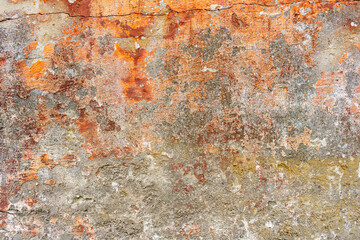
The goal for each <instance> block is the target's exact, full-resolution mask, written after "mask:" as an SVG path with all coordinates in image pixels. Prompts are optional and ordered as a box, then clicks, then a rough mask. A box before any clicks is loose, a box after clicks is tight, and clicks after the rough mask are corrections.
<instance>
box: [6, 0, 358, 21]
mask: <svg viewBox="0 0 360 240" xmlns="http://www.w3.org/2000/svg"><path fill="white" fill-rule="evenodd" d="M301 2H302V1H296V2H292V3H279V4H259V3H235V4H232V5H230V6H221V5H216V7H215V8H214V9H211V8H192V9H187V10H183V11H176V10H174V9H171V8H170V7H169V6H167V9H168V10H167V11H165V12H159V13H151V12H150V13H142V12H130V13H126V14H109V15H99V16H97V15H96V16H92V15H89V16H86V15H81V14H77V15H71V14H70V13H68V12H48V13H29V14H23V15H21V16H18V17H5V18H2V19H0V23H1V22H6V21H13V20H18V19H22V18H25V17H29V16H50V15H60V14H64V15H67V16H68V17H70V18H98V19H101V18H109V17H126V16H131V15H141V16H149V17H162V16H167V15H168V14H169V13H171V12H174V13H178V14H181V13H186V12H191V11H207V12H220V11H224V10H228V9H231V8H233V7H235V6H239V5H244V6H261V7H265V8H268V7H276V6H286V5H287V6H292V5H296V4H298V3H301ZM358 2H360V0H353V1H322V2H312V3H313V4H318V3H321V4H326V3H340V4H341V3H344V4H345V3H347V4H352V3H356V4H357V3H358Z"/></svg>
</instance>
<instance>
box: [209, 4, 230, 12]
mask: <svg viewBox="0 0 360 240" xmlns="http://www.w3.org/2000/svg"><path fill="white" fill-rule="evenodd" d="M224 8H226V7H224V6H221V5H219V4H211V5H210V10H211V11H217V10H221V9H224Z"/></svg>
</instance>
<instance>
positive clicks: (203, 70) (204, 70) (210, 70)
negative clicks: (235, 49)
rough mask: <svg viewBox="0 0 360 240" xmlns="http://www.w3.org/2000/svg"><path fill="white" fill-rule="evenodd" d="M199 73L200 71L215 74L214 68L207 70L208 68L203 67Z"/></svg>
mask: <svg viewBox="0 0 360 240" xmlns="http://www.w3.org/2000/svg"><path fill="white" fill-rule="evenodd" d="M201 71H202V72H217V70H216V69H214V68H208V67H204V68H203V69H202V70H201Z"/></svg>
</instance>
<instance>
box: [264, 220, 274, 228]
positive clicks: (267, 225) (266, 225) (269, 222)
mask: <svg viewBox="0 0 360 240" xmlns="http://www.w3.org/2000/svg"><path fill="white" fill-rule="evenodd" d="M265 227H267V228H273V227H274V224H273V223H272V222H271V221H268V222H266V223H265Z"/></svg>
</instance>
